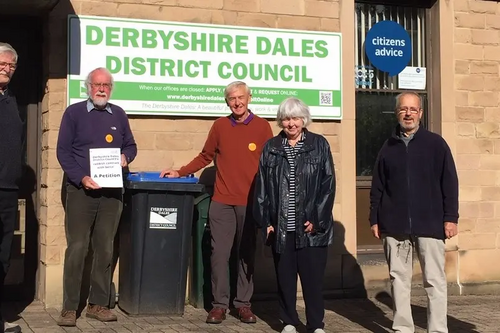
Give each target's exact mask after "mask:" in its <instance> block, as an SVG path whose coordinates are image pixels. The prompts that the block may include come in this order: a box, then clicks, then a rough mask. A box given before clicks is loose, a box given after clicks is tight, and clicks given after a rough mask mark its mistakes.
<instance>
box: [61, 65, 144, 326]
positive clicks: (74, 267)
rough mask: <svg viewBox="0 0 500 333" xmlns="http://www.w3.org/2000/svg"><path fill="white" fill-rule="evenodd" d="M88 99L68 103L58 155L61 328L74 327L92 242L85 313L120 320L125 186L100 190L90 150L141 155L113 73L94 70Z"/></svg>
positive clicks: (128, 157) (124, 161) (127, 157)
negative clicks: (116, 271) (113, 297)
mask: <svg viewBox="0 0 500 333" xmlns="http://www.w3.org/2000/svg"><path fill="white" fill-rule="evenodd" d="M85 84H86V87H87V92H88V95H89V98H88V99H87V100H86V101H83V102H79V103H75V104H73V105H70V106H69V107H68V108H67V109H66V111H65V112H64V115H63V118H62V121H61V127H60V130H59V138H58V140H57V158H58V160H59V163H60V164H61V167H62V169H63V170H64V172H65V173H66V175H67V178H68V182H67V184H66V192H67V194H66V221H65V227H66V240H67V243H68V247H67V249H66V254H65V257H64V277H63V309H62V311H61V316H60V317H59V320H58V325H60V326H75V325H76V310H77V309H78V305H79V303H80V288H81V285H82V278H83V268H84V263H85V257H86V256H87V250H88V248H89V243H90V242H92V248H93V250H94V258H93V263H92V272H91V276H90V294H89V299H88V302H89V304H88V306H87V313H86V316H87V317H90V318H94V319H97V320H100V321H103V322H107V321H116V320H117V317H116V315H115V314H114V313H113V312H111V310H110V309H109V301H110V289H111V279H112V276H111V275H112V268H113V264H112V261H113V242H114V239H115V234H116V231H117V228H118V223H119V221H120V216H121V212H122V207H123V202H122V198H123V196H122V191H123V189H121V188H101V187H100V186H99V185H98V184H97V183H96V182H95V181H94V180H93V179H92V177H91V175H90V159H89V151H90V149H93V148H120V149H121V153H122V154H121V166H122V167H123V168H125V167H127V166H128V164H129V163H130V162H132V161H133V160H134V158H135V157H136V155H137V146H136V143H135V140H134V136H133V135H132V131H131V130H130V124H129V121H128V118H127V115H126V113H125V111H123V109H122V108H120V107H119V106H117V105H115V104H111V103H109V99H110V97H111V93H112V90H113V77H112V76H111V74H110V73H109V71H108V70H107V69H105V68H96V69H94V70H93V71H91V72H90V73H89V75H88V76H87V80H86V82H85Z"/></svg>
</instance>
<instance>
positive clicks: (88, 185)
mask: <svg viewBox="0 0 500 333" xmlns="http://www.w3.org/2000/svg"><path fill="white" fill-rule="evenodd" d="M82 186H83V188H84V189H86V190H98V189H100V188H101V187H100V186H99V185H98V184H97V183H96V182H95V181H94V180H93V179H92V178H90V177H89V176H85V177H83V179H82Z"/></svg>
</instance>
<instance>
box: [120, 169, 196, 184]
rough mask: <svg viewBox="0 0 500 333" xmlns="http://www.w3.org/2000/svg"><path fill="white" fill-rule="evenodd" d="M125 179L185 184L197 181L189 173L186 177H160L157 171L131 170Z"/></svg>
mask: <svg viewBox="0 0 500 333" xmlns="http://www.w3.org/2000/svg"><path fill="white" fill-rule="evenodd" d="M127 180H130V181H132V182H152V183H187V184H197V183H198V178H197V177H195V176H194V175H189V176H186V177H179V178H167V177H163V178H160V173H159V172H149V171H142V172H131V173H130V174H129V175H128V176H127Z"/></svg>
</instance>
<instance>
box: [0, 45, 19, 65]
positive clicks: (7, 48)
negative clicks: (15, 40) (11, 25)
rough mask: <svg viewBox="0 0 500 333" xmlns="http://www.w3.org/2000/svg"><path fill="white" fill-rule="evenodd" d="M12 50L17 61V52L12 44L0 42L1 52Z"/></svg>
mask: <svg viewBox="0 0 500 333" xmlns="http://www.w3.org/2000/svg"><path fill="white" fill-rule="evenodd" d="M6 52H10V53H12V55H13V56H14V61H15V62H16V63H17V52H16V50H15V49H14V48H13V47H12V45H10V44H7V43H2V42H0V54H1V53H6Z"/></svg>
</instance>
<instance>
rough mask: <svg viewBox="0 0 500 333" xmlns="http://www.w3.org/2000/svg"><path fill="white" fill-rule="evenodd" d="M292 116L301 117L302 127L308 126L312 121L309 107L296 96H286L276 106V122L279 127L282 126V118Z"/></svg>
mask: <svg viewBox="0 0 500 333" xmlns="http://www.w3.org/2000/svg"><path fill="white" fill-rule="evenodd" d="M294 117H297V118H301V119H302V121H303V122H304V127H307V126H309V124H310V123H311V122H312V119H311V112H310V111H309V107H308V106H307V105H306V104H305V103H304V102H302V100H300V99H298V98H296V97H288V98H287V99H285V100H284V101H283V102H281V104H280V105H279V106H278V114H277V115H276V122H277V123H278V126H279V127H281V128H283V120H285V119H289V118H294Z"/></svg>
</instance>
